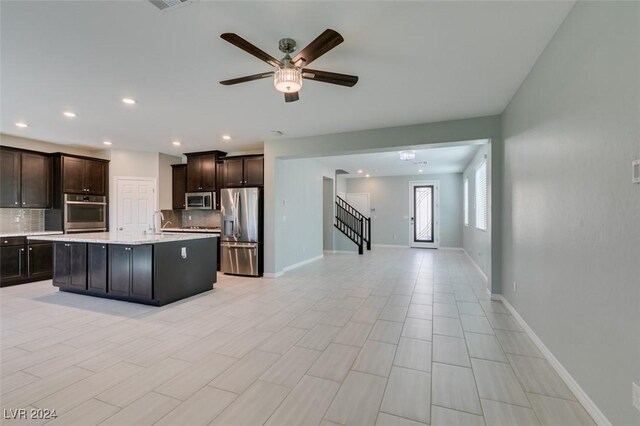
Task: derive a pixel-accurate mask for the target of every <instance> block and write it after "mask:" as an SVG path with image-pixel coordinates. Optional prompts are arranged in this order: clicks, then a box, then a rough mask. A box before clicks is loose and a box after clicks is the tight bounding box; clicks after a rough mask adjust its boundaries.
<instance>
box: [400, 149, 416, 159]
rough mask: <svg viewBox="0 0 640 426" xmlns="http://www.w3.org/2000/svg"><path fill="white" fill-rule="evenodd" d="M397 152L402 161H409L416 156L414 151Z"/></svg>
mask: <svg viewBox="0 0 640 426" xmlns="http://www.w3.org/2000/svg"><path fill="white" fill-rule="evenodd" d="M399 154H400V159H401V160H403V161H409V160H413V159H414V158H416V153H415V151H400V152H399Z"/></svg>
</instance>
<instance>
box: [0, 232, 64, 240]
mask: <svg viewBox="0 0 640 426" xmlns="http://www.w3.org/2000/svg"><path fill="white" fill-rule="evenodd" d="M60 234H62V231H31V232H25V231H22V232H19V231H17V232H0V238H4V237H27V236H32V235H60Z"/></svg>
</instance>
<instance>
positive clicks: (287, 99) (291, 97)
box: [284, 92, 300, 102]
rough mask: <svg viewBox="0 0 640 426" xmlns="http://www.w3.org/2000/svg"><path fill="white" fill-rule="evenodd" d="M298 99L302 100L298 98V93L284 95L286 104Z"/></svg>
mask: <svg viewBox="0 0 640 426" xmlns="http://www.w3.org/2000/svg"><path fill="white" fill-rule="evenodd" d="M298 99H300V97H299V96H298V92H294V93H285V94H284V101H285V102H295V101H297V100H298Z"/></svg>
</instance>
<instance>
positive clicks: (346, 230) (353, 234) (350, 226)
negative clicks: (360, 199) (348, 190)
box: [333, 197, 371, 254]
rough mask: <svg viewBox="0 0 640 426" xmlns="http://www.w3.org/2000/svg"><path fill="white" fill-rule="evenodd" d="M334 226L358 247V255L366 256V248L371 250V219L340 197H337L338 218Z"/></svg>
mask: <svg viewBox="0 0 640 426" xmlns="http://www.w3.org/2000/svg"><path fill="white" fill-rule="evenodd" d="M333 226H335V227H336V228H338V229H339V230H340V232H342V233H343V234H344V235H346V236H347V238H349V239H350V240H351V241H353V242H354V243H356V244H357V245H358V254H364V247H365V245H366V247H367V250H371V219H370V218H368V217H365V216H364V215H363V214H362V213H360V212H359V211H358V210H356V209H354V208H353V207H352V206H351V205H350V204H349V203H347V202H346V201H345V200H344V199H342V198H340V197H336V218H335V221H334V224H333Z"/></svg>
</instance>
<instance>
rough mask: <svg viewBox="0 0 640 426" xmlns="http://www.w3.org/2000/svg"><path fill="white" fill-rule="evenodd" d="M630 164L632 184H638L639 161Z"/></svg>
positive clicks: (639, 181)
mask: <svg viewBox="0 0 640 426" xmlns="http://www.w3.org/2000/svg"><path fill="white" fill-rule="evenodd" d="M631 164H633V183H640V160H636V161H634V162H633V163H631Z"/></svg>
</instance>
